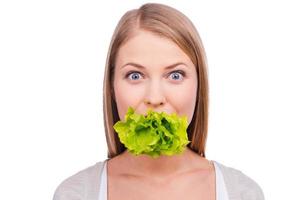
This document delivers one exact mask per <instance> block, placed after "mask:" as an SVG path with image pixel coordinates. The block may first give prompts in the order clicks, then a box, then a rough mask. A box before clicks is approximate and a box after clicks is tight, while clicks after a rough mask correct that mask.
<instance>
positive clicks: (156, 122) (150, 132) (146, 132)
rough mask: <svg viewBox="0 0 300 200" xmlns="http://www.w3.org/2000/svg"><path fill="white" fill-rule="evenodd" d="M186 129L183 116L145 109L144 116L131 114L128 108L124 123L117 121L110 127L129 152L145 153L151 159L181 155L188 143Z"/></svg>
mask: <svg viewBox="0 0 300 200" xmlns="http://www.w3.org/2000/svg"><path fill="white" fill-rule="evenodd" d="M187 127H188V122H187V117H186V116H183V117H179V116H177V115H176V113H173V114H170V115H169V114H167V113H165V112H161V113H158V112H154V111H153V110H152V109H148V111H147V115H146V116H144V115H141V114H137V113H135V112H134V109H133V108H132V107H129V108H128V111H127V113H126V115H125V121H118V122H116V123H115V124H114V126H113V128H114V129H115V131H116V132H117V133H118V136H119V138H120V141H121V143H123V144H124V145H125V147H126V148H127V149H128V151H129V152H130V153H132V154H134V155H140V154H146V155H149V156H151V157H153V158H157V157H159V156H160V155H168V156H171V155H175V154H180V153H182V152H183V150H184V149H185V147H186V145H187V144H188V143H190V141H189V140H188V136H187V132H186V130H187Z"/></svg>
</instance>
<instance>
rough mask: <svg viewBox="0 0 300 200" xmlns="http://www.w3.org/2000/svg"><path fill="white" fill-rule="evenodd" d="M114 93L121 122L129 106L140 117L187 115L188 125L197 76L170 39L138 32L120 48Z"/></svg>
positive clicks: (191, 65) (193, 67)
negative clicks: (158, 113)
mask: <svg viewBox="0 0 300 200" xmlns="http://www.w3.org/2000/svg"><path fill="white" fill-rule="evenodd" d="M115 63H116V66H115V74H114V83H113V84H114V92H115V99H116V104H117V108H118V114H119V117H120V119H121V120H124V117H125V114H126V112H127V109H128V107H129V106H131V107H133V108H134V109H135V110H136V112H137V113H139V114H144V115H145V114H147V109H148V108H152V109H153V110H154V111H157V112H162V111H164V112H166V113H168V114H171V113H174V112H175V113H176V114H177V115H179V116H183V115H186V116H187V118H188V123H190V122H191V120H192V117H193V113H194V109H195V104H196V94H197V86H198V85H197V73H196V69H195V66H194V64H193V63H192V61H191V60H190V58H189V57H188V56H187V55H186V54H185V53H184V52H183V51H182V50H181V49H180V48H179V47H178V46H177V45H176V44H175V43H173V42H172V41H171V40H168V39H166V38H162V37H159V36H156V35H154V34H153V33H151V32H147V31H139V32H138V34H136V35H135V36H134V37H133V38H131V39H130V40H128V41H127V42H126V43H125V44H124V45H123V46H121V48H120V49H119V52H118V55H117V57H116V62H115Z"/></svg>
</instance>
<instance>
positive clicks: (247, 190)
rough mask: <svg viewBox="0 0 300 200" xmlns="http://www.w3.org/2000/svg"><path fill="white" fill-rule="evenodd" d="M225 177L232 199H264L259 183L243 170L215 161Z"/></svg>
mask: <svg viewBox="0 0 300 200" xmlns="http://www.w3.org/2000/svg"><path fill="white" fill-rule="evenodd" d="M214 162H215V163H216V164H217V165H218V167H219V168H220V170H221V172H222V175H223V177H224V181H225V185H226V187H227V191H228V195H229V197H230V199H242V200H264V194H263V190H262V189H261V187H260V186H259V184H258V183H257V182H256V181H255V180H253V179H252V178H250V177H249V176H248V175H246V174H245V173H243V172H242V171H241V170H238V169H235V168H233V167H229V166H227V165H224V164H222V163H219V162H217V161H214Z"/></svg>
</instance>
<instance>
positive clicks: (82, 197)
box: [53, 162, 103, 200]
mask: <svg viewBox="0 0 300 200" xmlns="http://www.w3.org/2000/svg"><path fill="white" fill-rule="evenodd" d="M102 169H103V162H98V163H96V164H95V165H93V166H90V167H88V168H86V169H84V170H81V171H79V172H77V173H76V174H74V175H72V176H71V177H69V178H67V179H65V180H64V181H63V182H62V183H61V184H60V185H59V186H58V187H57V188H56V190H55V192H54V195H53V200H97V198H98V194H99V190H100V178H101V177H100V175H101V170H102Z"/></svg>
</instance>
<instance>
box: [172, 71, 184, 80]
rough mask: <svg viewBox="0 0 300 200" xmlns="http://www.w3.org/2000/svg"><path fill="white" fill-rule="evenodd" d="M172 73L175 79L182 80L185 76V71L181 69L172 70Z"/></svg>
mask: <svg viewBox="0 0 300 200" xmlns="http://www.w3.org/2000/svg"><path fill="white" fill-rule="evenodd" d="M170 75H171V78H172V79H173V80H180V79H182V78H183V77H184V76H185V73H184V72H183V71H181V70H178V71H173V72H171V73H170Z"/></svg>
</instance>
